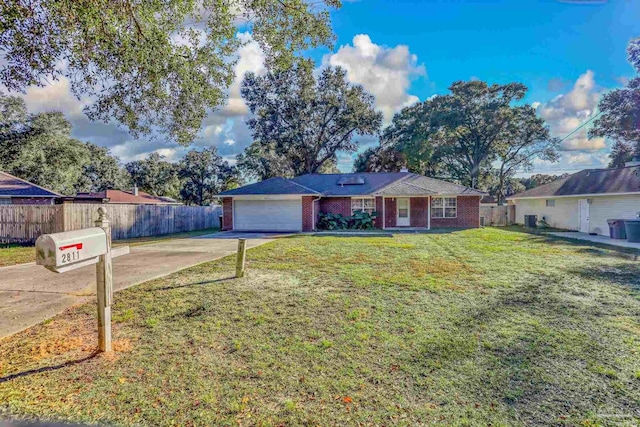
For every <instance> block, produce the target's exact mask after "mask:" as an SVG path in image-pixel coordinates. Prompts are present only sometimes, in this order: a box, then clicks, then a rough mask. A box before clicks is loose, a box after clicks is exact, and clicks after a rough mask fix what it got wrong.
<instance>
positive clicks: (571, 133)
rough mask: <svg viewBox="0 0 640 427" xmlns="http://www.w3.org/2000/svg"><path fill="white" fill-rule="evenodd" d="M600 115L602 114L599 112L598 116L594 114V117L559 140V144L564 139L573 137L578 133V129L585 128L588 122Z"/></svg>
mask: <svg viewBox="0 0 640 427" xmlns="http://www.w3.org/2000/svg"><path fill="white" fill-rule="evenodd" d="M600 114H602V111H600V112H599V113H598V114H596V115H595V116H593V117H591V118H590V119H589V120H587V121H586V122H584V123H583V124H581V125H580V126H578V127H577V128H575V129H574V130H572V131H571V132H569V134H568V135H567V136H565V137H564V138H562V139H561V140H560V142H562V141H564V140H565V139H567V138H569V137H570V136H571V135H573V134H574V133H576V132H578V131H579V130H580V129H582V128H583V127H585V126H586V125H587V124H589V122H591V121H592V120H594V119H595V118H596V117H598V116H599V115H600Z"/></svg>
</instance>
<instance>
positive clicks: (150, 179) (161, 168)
mask: <svg viewBox="0 0 640 427" xmlns="http://www.w3.org/2000/svg"><path fill="white" fill-rule="evenodd" d="M163 159H164V156H161V155H160V154H158V153H151V154H149V156H147V158H146V159H144V160H136V161H133V162H129V163H127V164H126V165H125V168H126V169H127V172H128V173H129V175H130V176H131V181H132V183H133V184H135V185H137V186H138V188H140V189H141V190H142V191H145V192H147V193H149V194H152V195H154V196H166V197H172V198H174V199H177V198H178V197H179V196H180V188H181V185H182V183H181V181H180V177H179V176H178V166H177V165H175V164H174V163H170V162H167V161H165V160H163Z"/></svg>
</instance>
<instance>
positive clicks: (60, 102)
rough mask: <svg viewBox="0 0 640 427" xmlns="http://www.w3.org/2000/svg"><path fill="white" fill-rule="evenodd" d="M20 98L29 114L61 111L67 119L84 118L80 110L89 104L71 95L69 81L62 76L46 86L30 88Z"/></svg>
mask: <svg viewBox="0 0 640 427" xmlns="http://www.w3.org/2000/svg"><path fill="white" fill-rule="evenodd" d="M22 97H23V98H24V101H25V102H26V104H27V108H28V110H29V112H32V113H41V112H44V111H63V112H64V113H65V115H66V116H67V117H69V118H80V117H84V113H83V112H82V109H83V108H84V106H85V105H87V104H88V102H89V101H88V100H78V99H77V98H76V97H75V96H74V95H73V94H72V93H71V84H70V82H69V79H68V78H66V77H64V76H62V77H60V78H59V79H58V80H55V81H54V82H53V83H52V84H50V85H47V86H43V87H37V86H31V87H29V88H28V89H27V92H26V93H25V94H24V95H22Z"/></svg>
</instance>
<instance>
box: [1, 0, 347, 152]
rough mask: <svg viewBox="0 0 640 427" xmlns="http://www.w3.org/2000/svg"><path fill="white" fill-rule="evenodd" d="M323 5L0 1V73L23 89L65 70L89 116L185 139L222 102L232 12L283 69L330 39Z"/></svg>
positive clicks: (333, 2)
mask: <svg viewBox="0 0 640 427" xmlns="http://www.w3.org/2000/svg"><path fill="white" fill-rule="evenodd" d="M323 6H328V7H330V8H331V7H339V6H340V1H339V0H324V1H318V2H308V1H306V0H287V1H286V2H285V1H280V0H264V1H253V0H236V1H233V2H226V1H225V2H221V1H219V0H201V1H191V0H167V1H161V2H158V1H131V0H123V1H105V0H98V1H89V2H87V1H76V0H60V1H46V0H5V1H3V2H2V3H0V50H2V51H3V54H4V55H3V59H4V60H3V63H2V65H1V66H0V82H1V83H2V84H3V85H4V86H5V87H7V88H8V89H9V90H18V91H23V90H24V89H25V88H27V87H28V86H30V85H41V86H43V85H44V84H45V83H44V82H46V81H48V80H56V79H58V78H60V77H66V78H68V79H69V80H70V84H71V89H72V91H73V93H74V94H75V95H76V96H78V97H83V98H84V99H91V100H92V102H91V103H90V104H89V105H88V106H87V107H86V108H85V112H86V114H87V115H88V117H89V118H90V119H92V120H102V121H104V122H109V121H112V120H115V121H117V122H119V123H121V124H123V125H125V126H127V127H128V128H129V130H130V132H131V133H132V134H133V135H134V136H138V135H140V134H150V133H155V132H160V133H163V134H165V135H166V136H167V137H168V138H170V139H172V140H175V141H177V142H178V143H181V144H188V143H190V142H191V141H192V140H193V139H194V138H195V135H196V134H197V132H198V130H199V129H200V127H201V124H202V120H203V119H204V117H205V115H206V113H207V111H208V110H209V109H215V108H217V107H220V106H221V105H223V103H224V100H225V91H226V89H227V88H228V86H229V84H230V83H231V81H232V79H233V66H234V61H233V60H231V58H232V56H233V54H234V53H235V52H236V49H237V48H238V47H239V46H240V45H241V44H242V41H241V40H240V39H239V38H237V37H236V32H237V30H238V28H237V24H238V21H244V22H246V23H247V24H248V25H249V26H250V29H251V34H252V38H253V40H256V41H257V42H258V43H259V44H260V45H261V47H262V48H263V50H264V51H265V53H266V56H267V62H268V63H269V65H272V66H275V67H276V68H278V69H282V68H288V67H289V66H290V65H291V64H292V63H293V62H294V55H295V52H296V51H303V50H305V49H307V48H311V47H317V46H319V45H323V44H324V45H327V44H330V43H331V42H332V40H333V34H332V31H331V28H330V23H329V10H327V8H326V7H323ZM60 63H65V66H64V67H60Z"/></svg>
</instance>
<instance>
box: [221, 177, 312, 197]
mask: <svg viewBox="0 0 640 427" xmlns="http://www.w3.org/2000/svg"><path fill="white" fill-rule="evenodd" d="M248 194H256V195H272V194H289V195H292V194H294V195H299V194H309V195H313V194H318V192H317V191H314V190H312V189H310V188H307V187H305V186H304V185H300V184H298V183H296V182H293V181H292V180H290V179H286V178H280V177H276V178H269V179H265V180H264V181H260V182H256V183H255V184H249V185H245V186H243V187H239V188H234V189H233V190H227V191H223V192H222V193H220V194H219V196H239V195H248Z"/></svg>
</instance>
